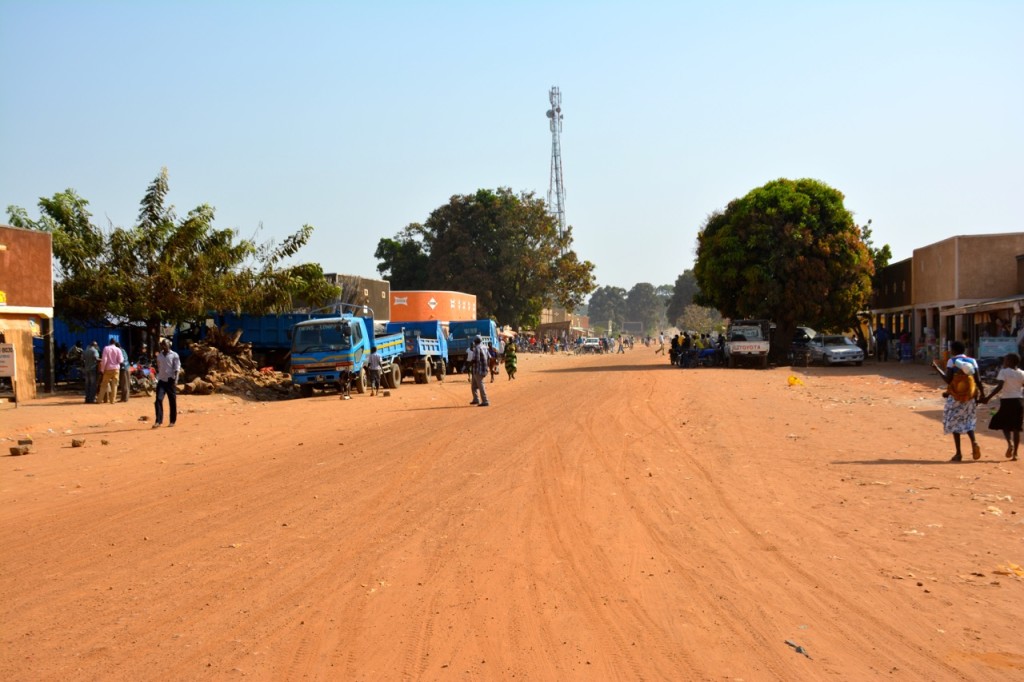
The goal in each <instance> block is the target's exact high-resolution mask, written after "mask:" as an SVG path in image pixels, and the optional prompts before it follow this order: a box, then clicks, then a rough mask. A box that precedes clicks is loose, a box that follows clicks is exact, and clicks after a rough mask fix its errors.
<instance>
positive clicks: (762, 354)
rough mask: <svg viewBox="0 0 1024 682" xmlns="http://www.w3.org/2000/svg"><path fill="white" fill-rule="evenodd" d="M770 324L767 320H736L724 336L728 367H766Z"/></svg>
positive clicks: (769, 345)
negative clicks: (744, 365)
mask: <svg viewBox="0 0 1024 682" xmlns="http://www.w3.org/2000/svg"><path fill="white" fill-rule="evenodd" d="M770 328H771V324H770V323H769V322H768V320H736V321H734V322H733V323H732V324H730V325H729V329H728V331H727V332H726V335H725V362H726V364H727V365H728V366H729V367H736V366H737V365H740V364H744V363H747V364H750V365H753V366H755V367H760V368H761V369H766V368H767V367H768V350H769V348H770V347H771V344H770V342H769V340H768V333H769V329H770Z"/></svg>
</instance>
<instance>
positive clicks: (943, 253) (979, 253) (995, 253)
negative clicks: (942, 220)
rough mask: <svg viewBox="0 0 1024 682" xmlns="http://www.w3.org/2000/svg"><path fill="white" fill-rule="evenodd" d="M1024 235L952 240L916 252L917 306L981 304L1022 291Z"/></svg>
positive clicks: (915, 301) (992, 235) (1014, 233)
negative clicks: (1019, 271)
mask: <svg viewBox="0 0 1024 682" xmlns="http://www.w3.org/2000/svg"><path fill="white" fill-rule="evenodd" d="M1022 253H1024V232H1011V233H1007V234H988V235H971V236H959V237H951V238H949V239H946V240H943V241H941V242H936V243H935V244H930V245H928V246H925V247H922V248H920V249H915V250H914V256H913V270H914V273H913V287H914V296H913V300H914V304H915V305H922V304H929V303H940V304H941V303H947V302H948V303H952V302H966V301H980V300H984V299H990V298H999V297H1001V296H1012V295H1014V294H1017V293H1022V292H1020V291H1019V286H1018V282H1017V256H1018V255H1019V254H1022Z"/></svg>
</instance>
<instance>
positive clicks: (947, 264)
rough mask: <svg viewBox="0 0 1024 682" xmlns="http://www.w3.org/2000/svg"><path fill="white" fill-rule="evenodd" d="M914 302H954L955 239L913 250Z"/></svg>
mask: <svg viewBox="0 0 1024 682" xmlns="http://www.w3.org/2000/svg"><path fill="white" fill-rule="evenodd" d="M913 263H914V274H913V278H912V282H913V288H914V294H913V300H914V301H915V302H920V301H928V302H938V301H953V300H956V279H957V277H956V237H953V238H952V239H946V240H945V241H941V242H937V243H935V244H929V245H928V246H925V247H922V248H920V249H914V256H913Z"/></svg>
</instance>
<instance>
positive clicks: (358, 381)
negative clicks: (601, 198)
mask: <svg viewBox="0 0 1024 682" xmlns="http://www.w3.org/2000/svg"><path fill="white" fill-rule="evenodd" d="M352 386H353V388H355V389H356V393H366V369H365V368H363V369H361V370H359V374H357V375H356V377H355V378H354V379H353V380H352Z"/></svg>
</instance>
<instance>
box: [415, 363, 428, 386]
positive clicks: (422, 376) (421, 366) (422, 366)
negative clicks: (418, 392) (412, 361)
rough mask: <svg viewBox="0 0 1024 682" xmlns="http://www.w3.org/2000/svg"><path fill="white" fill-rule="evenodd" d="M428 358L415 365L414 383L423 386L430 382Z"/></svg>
mask: <svg viewBox="0 0 1024 682" xmlns="http://www.w3.org/2000/svg"><path fill="white" fill-rule="evenodd" d="M430 375H431V371H430V358H423V359H422V360H420V361H419V362H417V363H416V383H417V384H425V383H427V382H428V381H430Z"/></svg>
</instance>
